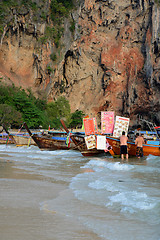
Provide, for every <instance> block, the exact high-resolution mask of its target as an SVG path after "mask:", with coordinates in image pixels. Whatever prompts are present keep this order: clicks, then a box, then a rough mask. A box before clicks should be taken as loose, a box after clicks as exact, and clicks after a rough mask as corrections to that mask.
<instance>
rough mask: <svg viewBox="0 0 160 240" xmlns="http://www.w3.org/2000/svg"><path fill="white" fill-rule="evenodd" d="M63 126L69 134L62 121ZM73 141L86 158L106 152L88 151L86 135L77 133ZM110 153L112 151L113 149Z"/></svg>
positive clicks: (98, 150) (72, 136) (73, 136)
mask: <svg viewBox="0 0 160 240" xmlns="http://www.w3.org/2000/svg"><path fill="white" fill-rule="evenodd" d="M61 123H62V126H63V128H64V129H65V131H66V132H67V133H69V130H68V128H67V127H66V125H65V123H64V121H63V120H61ZM71 139H72V141H73V142H74V144H75V145H76V146H77V148H78V150H79V151H80V152H81V154H82V155H83V156H84V157H89V156H90V157H94V156H98V155H104V154H105V151H104V150H100V149H97V148H96V147H95V148H91V149H88V148H87V145H86V142H85V134H84V133H83V134H80V133H75V134H74V135H71ZM109 151H112V150H111V149H110V150H109Z"/></svg>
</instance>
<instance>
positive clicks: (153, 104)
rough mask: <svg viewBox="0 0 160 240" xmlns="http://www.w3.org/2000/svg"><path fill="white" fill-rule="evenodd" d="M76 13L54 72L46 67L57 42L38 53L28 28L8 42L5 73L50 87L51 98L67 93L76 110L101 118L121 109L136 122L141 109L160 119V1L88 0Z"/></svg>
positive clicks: (2, 57)
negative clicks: (73, 23)
mask: <svg viewBox="0 0 160 240" xmlns="http://www.w3.org/2000/svg"><path fill="white" fill-rule="evenodd" d="M72 17H73V19H74V21H75V23H76V29H75V35H74V41H72V42H71V44H70V41H68V43H67V47H65V48H64V49H65V51H64V49H63V53H64V57H63V58H62V60H61V61H59V62H58V64H57V65H56V66H55V71H54V75H52V76H50V75H47V73H46V72H45V67H46V66H47V64H48V63H49V55H50V53H51V50H52V49H51V47H50V46H48V47H47V46H46V45H45V46H43V48H42V51H41V57H40V55H37V54H35V53H34V51H35V44H36V39H35V38H34V36H33V34H32V35H31V34H27V33H24V32H23V34H22V35H23V36H22V35H21V36H18V35H15V34H12V36H10V37H9V38H7V39H5V41H4V44H2V46H3V47H2V48H1V53H0V72H1V75H3V76H4V75H5V76H8V77H9V78H10V79H11V80H12V81H13V82H14V83H16V84H20V85H22V86H23V87H25V88H27V87H31V88H34V89H37V90H38V89H41V90H42V89H43V90H45V91H46V92H47V93H48V100H49V101H52V100H53V99H55V98H57V97H58V96H60V95H63V96H65V97H66V98H67V99H68V100H69V102H70V105H71V111H75V110H76V109H78V110H82V111H83V112H84V113H85V114H88V115H89V116H91V117H92V116H96V117H97V118H98V119H99V118H100V112H101V111H115V114H116V115H120V116H126V117H130V119H132V121H131V124H135V121H136V118H137V116H138V115H141V116H143V117H144V118H145V119H148V120H151V121H153V122H155V123H156V124H159V123H160V71H159V70H160V40H159V33H160V24H159V23H160V21H159V20H160V9H159V7H158V6H157V5H156V4H155V3H154V1H152V0H149V1H148V0H119V1H118V0H112V1H111V0H97V1H96V0H85V1H84V2H83V3H81V6H80V7H79V8H78V9H77V11H76V12H74V13H72ZM41 34H43V31H42V26H41ZM66 36H68V35H67V30H66V32H65V34H64V39H65V37H66ZM21 38H23V41H22V43H21V42H20V39H21ZM69 38H70V39H71V36H69ZM16 39H18V41H16ZM24 39H25V41H24ZM65 41H66V39H65ZM26 42H28V43H29V44H26V45H25V43H26ZM42 52H43V53H42ZM33 53H34V54H33Z"/></svg>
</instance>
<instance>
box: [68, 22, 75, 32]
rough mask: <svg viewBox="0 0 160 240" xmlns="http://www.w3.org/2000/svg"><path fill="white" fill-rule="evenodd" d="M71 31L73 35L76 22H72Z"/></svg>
mask: <svg viewBox="0 0 160 240" xmlns="http://www.w3.org/2000/svg"><path fill="white" fill-rule="evenodd" d="M69 30H70V31H71V32H72V33H73V32H74V31H75V21H74V20H73V21H72V22H71V26H70V28H69Z"/></svg>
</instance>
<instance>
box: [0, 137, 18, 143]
mask: <svg viewBox="0 0 160 240" xmlns="http://www.w3.org/2000/svg"><path fill="white" fill-rule="evenodd" d="M14 143H15V142H14V141H13V139H11V138H9V139H8V138H6V137H5V138H4V137H1V138H0V144H14Z"/></svg>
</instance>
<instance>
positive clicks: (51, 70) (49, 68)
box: [46, 65, 53, 75]
mask: <svg viewBox="0 0 160 240" xmlns="http://www.w3.org/2000/svg"><path fill="white" fill-rule="evenodd" d="M46 71H47V74H49V75H51V73H52V72H53V68H51V66H49V65H48V66H47V68H46Z"/></svg>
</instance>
